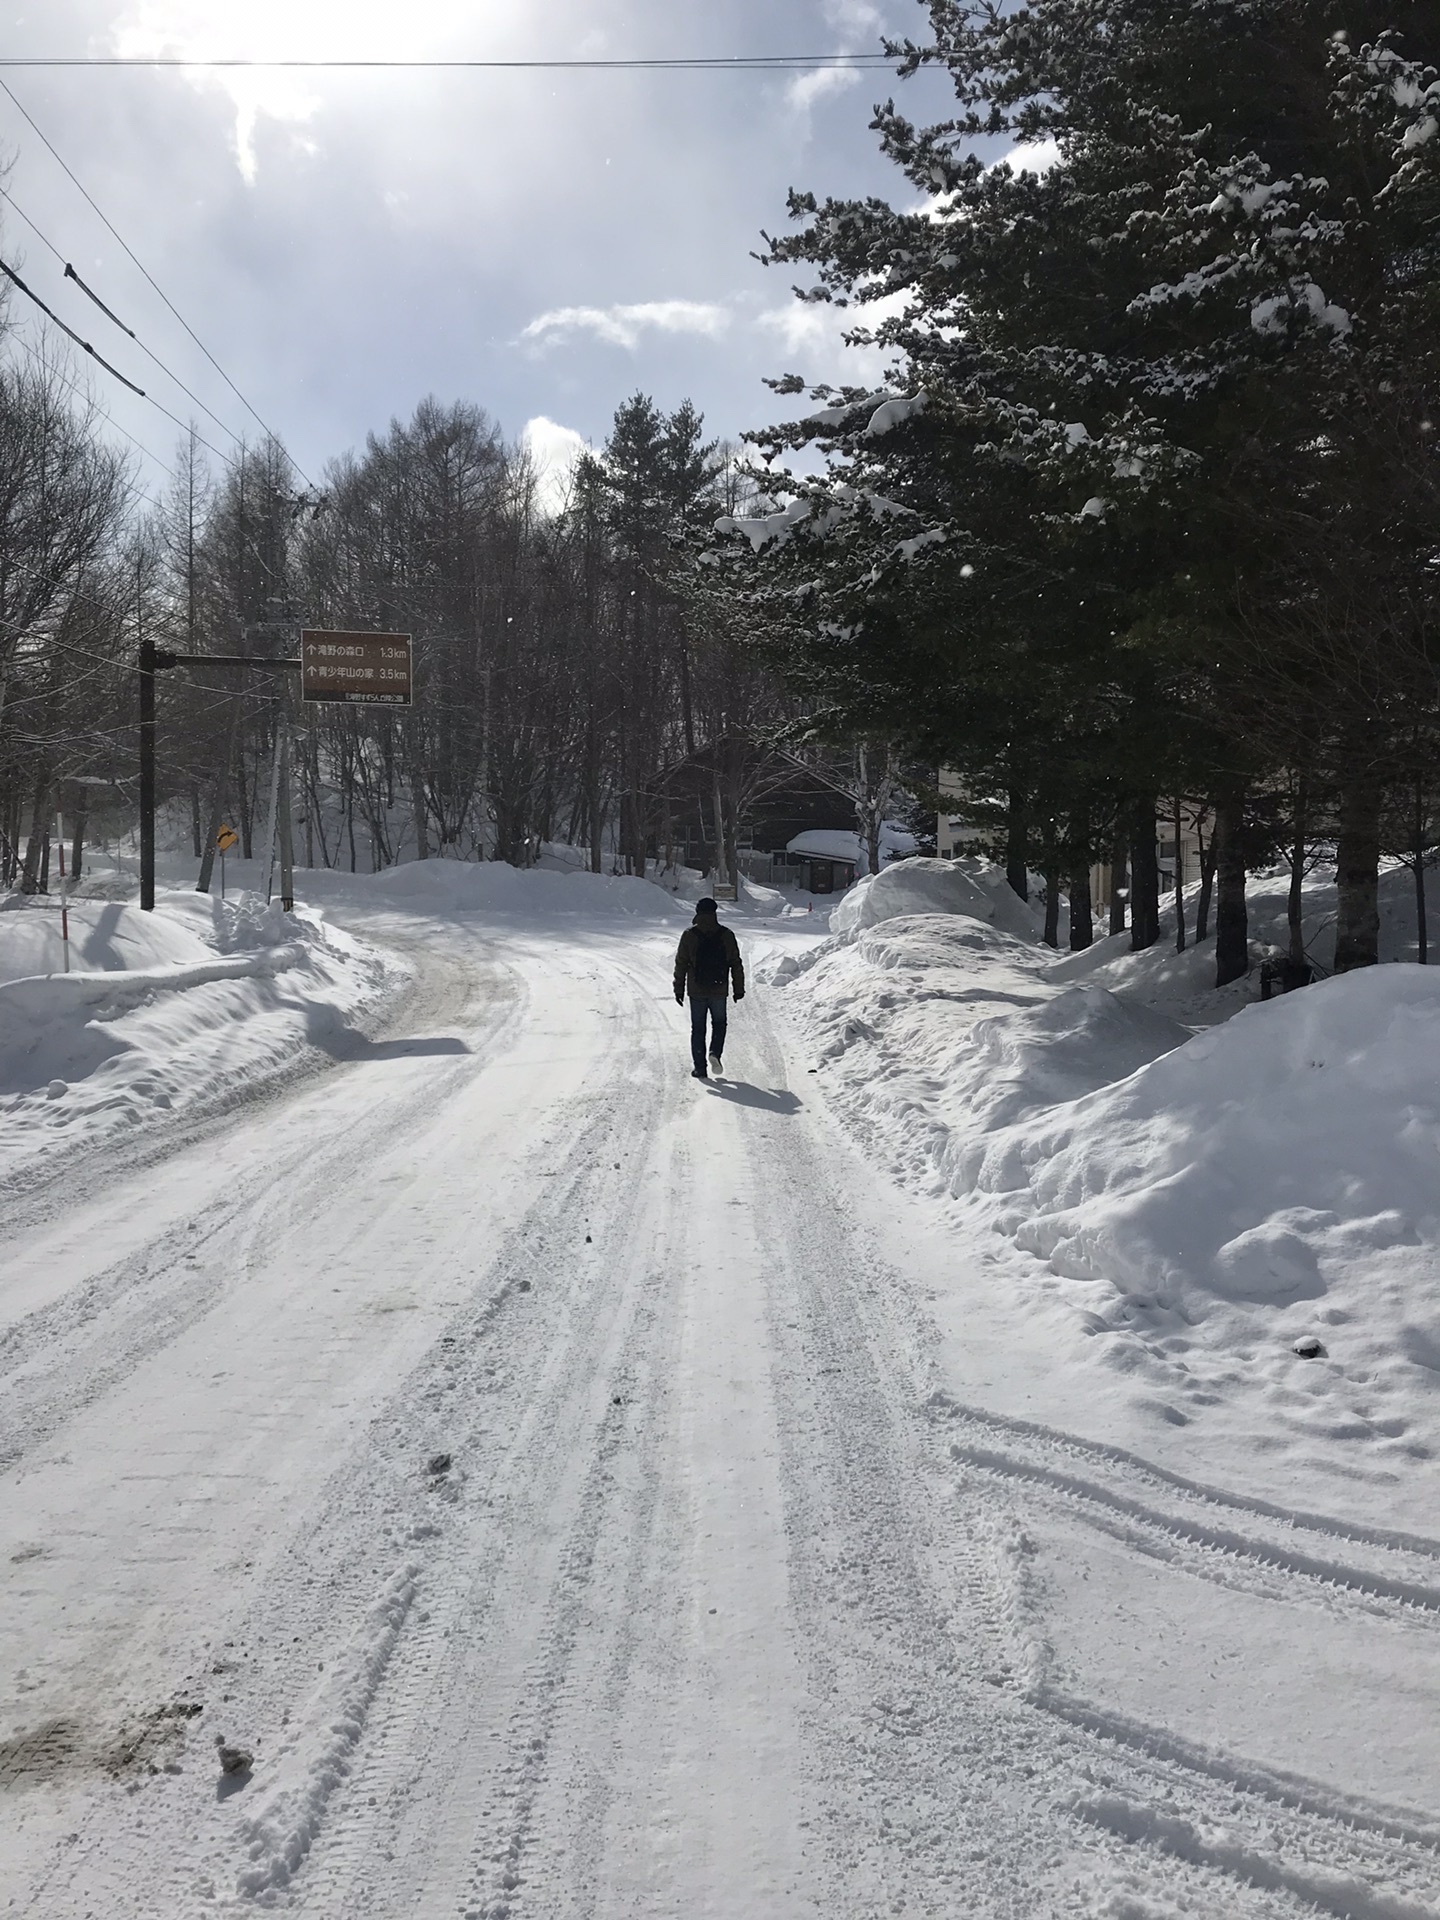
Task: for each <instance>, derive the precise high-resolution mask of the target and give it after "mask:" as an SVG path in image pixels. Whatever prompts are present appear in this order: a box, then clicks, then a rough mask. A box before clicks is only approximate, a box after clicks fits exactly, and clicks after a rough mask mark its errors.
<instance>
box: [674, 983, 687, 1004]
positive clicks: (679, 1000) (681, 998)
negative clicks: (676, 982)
mask: <svg viewBox="0 0 1440 1920" xmlns="http://www.w3.org/2000/svg"><path fill="white" fill-rule="evenodd" d="M675 1004H676V1006H677V1007H683V1006H684V1004H685V989H684V987H676V989H675Z"/></svg>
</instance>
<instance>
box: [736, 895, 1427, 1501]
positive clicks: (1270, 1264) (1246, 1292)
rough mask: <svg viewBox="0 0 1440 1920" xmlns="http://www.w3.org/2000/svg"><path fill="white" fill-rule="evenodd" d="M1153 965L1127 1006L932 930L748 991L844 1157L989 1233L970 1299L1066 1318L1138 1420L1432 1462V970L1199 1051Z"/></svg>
mask: <svg viewBox="0 0 1440 1920" xmlns="http://www.w3.org/2000/svg"><path fill="white" fill-rule="evenodd" d="M1320 886H1321V888H1323V882H1321V883H1320ZM1317 891H1318V890H1317ZM1321 897H1322V898H1323V893H1322V895H1321ZM1257 917H1259V916H1257ZM1176 960H1177V957H1176V956H1175V955H1173V954H1171V955H1169V956H1168V957H1167V956H1165V955H1163V954H1161V955H1155V954H1148V955H1144V954H1142V955H1136V956H1134V957H1133V961H1132V965H1131V971H1130V974H1129V985H1130V987H1131V991H1130V992H1125V991H1123V989H1124V987H1125V985H1126V977H1125V969H1124V968H1123V967H1122V966H1120V965H1119V963H1118V960H1117V959H1115V958H1112V959H1111V960H1109V961H1106V962H1103V963H1102V965H1101V966H1100V967H1097V968H1095V969H1093V970H1092V971H1091V972H1090V973H1089V976H1088V977H1086V976H1085V974H1084V973H1083V972H1082V971H1081V969H1079V968H1078V967H1076V966H1075V965H1074V964H1073V963H1072V962H1070V961H1066V960H1060V961H1056V960H1054V959H1052V958H1050V957H1049V956H1048V955H1047V953H1046V951H1045V950H1044V949H1043V948H1040V947H1038V946H1036V945H1035V944H1034V943H1032V942H1028V941H1024V940H1020V939H1017V938H1015V937H1014V936H1013V935H1009V934H1007V933H1005V932H1003V931H1002V930H1000V929H998V928H995V927H991V926H988V925H985V924H984V923H982V922H979V921H976V920H972V919H967V918H965V917H964V916H963V915H959V914H956V915H953V916H944V917H941V916H937V915H935V914H933V913H932V914H925V915H897V916H896V917H894V918H891V919H885V920H883V921H880V922H878V923H877V924H875V925H872V926H868V927H862V928H861V929H859V930H858V931H855V932H852V933H850V934H849V935H844V936H840V937H837V938H835V939H832V940H831V941H828V942H826V943H825V944H824V945H823V946H821V947H820V948H818V949H817V950H815V951H814V952H813V953H812V954H810V955H807V956H806V957H805V958H804V959H803V960H801V961H800V962H798V963H791V964H790V965H788V966H787V965H785V964H784V963H782V965H781V967H779V968H777V969H774V974H773V977H775V978H776V981H777V985H779V986H780V989H781V990H780V993H779V996H778V997H779V1001H780V1004H781V1005H782V1006H783V1007H786V1008H787V1009H788V1011H789V1012H790V1014H791V1015H792V1017H794V1018H795V1020H796V1022H797V1024H798V1025H799V1027H800V1029H801V1031H802V1033H803V1035H804V1036H805V1038H806V1039H807V1040H808V1042H809V1043H810V1046H811V1049H812V1056H811V1057H812V1059H813V1062H814V1071H815V1072H816V1073H817V1076H818V1079H817V1084H818V1085H819V1086H820V1087H821V1088H822V1089H823V1090H824V1092H825V1094H826V1096H827V1098H828V1100H829V1102H830V1103H831V1105H832V1106H833V1107H834V1108H835V1109H836V1111H837V1112H838V1113H839V1115H840V1117H841V1118H842V1119H843V1120H844V1121H845V1122H846V1124H847V1125H848V1126H849V1127H850V1128H851V1129H852V1130H853V1131H854V1132H855V1133H856V1135H857V1136H858V1137H859V1139H860V1140H861V1142H862V1144H863V1145H864V1147H865V1148H866V1150H867V1152H868V1153H869V1154H870V1155H871V1156H873V1157H874V1158H875V1159H877V1160H879V1161H880V1162H881V1163H882V1164H884V1165H885V1166H887V1167H888V1168H889V1169H890V1170H891V1171H892V1172H894V1173H895V1174H896V1175H898V1176H899V1177H901V1178H902V1179H904V1180H905V1181H906V1183H907V1184H910V1185H912V1186H916V1187H919V1188H921V1189H922V1190H924V1191H927V1192H929V1193H931V1194H933V1195H935V1196H937V1197H939V1198H942V1199H944V1200H946V1201H947V1202H949V1203H951V1204H952V1205H953V1206H954V1207H956V1208H957V1209H958V1213H959V1218H960V1220H961V1221H963V1222H964V1223H965V1225H966V1226H967V1227H968V1228H971V1229H973V1227H975V1226H981V1225H988V1226H989V1227H990V1228H991V1229H992V1230H993V1231H994V1232H995V1233H996V1234H997V1235H998V1236H999V1239H998V1241H992V1243H991V1244H992V1246H994V1248H995V1251H994V1253H993V1254H992V1255H990V1256H989V1258H988V1261H987V1271H988V1272H989V1273H990V1275H991V1283H992V1284H993V1283H994V1282H995V1281H999V1282H1000V1283H1002V1284H1004V1285H1006V1286H1013V1287H1016V1288H1019V1289H1021V1290H1022V1293H1024V1294H1026V1296H1027V1297H1030V1298H1032V1299H1033V1300H1034V1301H1035V1302H1036V1304H1037V1305H1038V1304H1039V1302H1040V1301H1041V1300H1042V1299H1045V1300H1048V1301H1049V1308H1048V1309H1047V1310H1060V1311H1063V1313H1064V1315H1065V1316H1066V1320H1067V1324H1068V1325H1069V1326H1070V1327H1071V1328H1072V1329H1073V1330H1074V1332H1075V1333H1077V1334H1079V1335H1084V1336H1089V1337H1090V1339H1091V1340H1093V1342H1094V1344H1093V1345H1082V1347H1081V1348H1080V1350H1079V1351H1080V1353H1081V1354H1084V1355H1086V1356H1087V1357H1088V1360H1089V1362H1091V1363H1093V1364H1095V1365H1098V1366H1099V1367H1100V1368H1101V1369H1109V1370H1113V1371H1114V1373H1116V1374H1119V1375H1121V1376H1123V1377H1124V1378H1125V1380H1126V1382H1127V1383H1128V1386H1129V1388H1130V1389H1131V1398H1132V1402H1133V1405H1134V1406H1135V1407H1136V1408H1138V1409H1141V1410H1144V1409H1148V1410H1149V1411H1150V1412H1151V1413H1152V1414H1154V1415H1155V1416H1157V1417H1159V1418H1161V1419H1163V1420H1164V1421H1166V1422H1168V1423H1169V1424H1171V1425H1174V1426H1180V1427H1184V1426H1187V1425H1189V1424H1190V1423H1191V1422H1192V1421H1194V1420H1196V1419H1199V1418H1207V1419H1209V1421H1210V1422H1211V1424H1212V1427H1213V1429H1214V1430H1215V1431H1216V1432H1217V1433H1218V1432H1222V1431H1224V1429H1225V1423H1226V1421H1227V1420H1230V1421H1238V1423H1239V1424H1238V1425H1236V1426H1235V1435H1242V1434H1243V1444H1244V1446H1245V1447H1247V1448H1250V1447H1255V1446H1259V1447H1262V1448H1264V1447H1269V1448H1276V1449H1286V1450H1287V1452H1286V1455H1285V1457H1286V1458H1293V1459H1296V1460H1298V1459H1299V1458H1300V1457H1301V1455H1302V1454H1303V1457H1304V1458H1305V1459H1306V1460H1310V1461H1322V1462H1324V1463H1326V1465H1327V1470H1333V1471H1336V1472H1341V1473H1344V1474H1350V1473H1352V1472H1362V1471H1363V1472H1364V1473H1370V1474H1373V1473H1377V1472H1382V1471H1383V1472H1384V1473H1386V1474H1393V1472H1394V1471H1395V1469H1396V1466H1397V1465H1398V1464H1400V1463H1403V1462H1404V1461H1406V1460H1409V1461H1413V1460H1415V1459H1427V1458H1430V1457H1431V1456H1432V1455H1433V1456H1435V1457H1437V1458H1440V1294H1437V1292H1436V1288H1435V1283H1434V1276H1435V1273H1436V1271H1437V1268H1440V1178H1437V1168H1440V1073H1437V1062H1440V969H1431V968H1421V967H1418V966H1415V965H1411V964H1405V963H1399V964H1393V965H1388V966H1382V967H1378V968H1372V969H1369V970H1366V971H1363V972H1360V973H1356V974H1349V975H1345V976H1342V977H1340V978H1338V979H1331V980H1326V981H1322V982H1319V983H1317V984H1316V985H1314V986H1311V987H1308V988H1306V989H1305V990H1304V991H1302V992H1300V993H1296V994H1291V995H1288V996H1285V997H1282V998H1278V999H1276V1000H1273V1001H1270V1002H1268V1003H1260V1002H1255V1003H1253V1004H1251V1005H1249V1006H1248V1007H1245V1008H1244V1009H1243V1010H1241V1011H1238V1012H1234V1011H1233V1002H1232V1003H1231V1004H1232V1014H1233V1017H1231V1018H1230V1019H1228V1020H1225V1021H1223V1023H1221V1024H1218V1025H1215V1026H1211V1027H1207V1028H1205V1029H1204V1030H1202V1031H1201V1032H1199V1033H1195V1032H1193V1031H1192V1030H1191V1029H1190V1028H1188V1027H1186V1026H1183V1025H1181V1024H1180V1023H1179V1022H1177V1021H1175V1020H1172V1019H1171V1018H1170V1017H1169V1016H1168V1014H1167V1013H1165V1012H1164V1011H1163V1010H1162V1009H1163V1005H1164V1001H1165V992H1164V988H1165V982H1166V975H1167V971H1168V970H1169V969H1171V968H1173V967H1174V966H1175V964H1176ZM1179 961H1180V964H1181V966H1182V968H1188V967H1189V966H1191V965H1194V964H1197V963H1196V962H1193V961H1192V960H1191V957H1190V956H1179ZM1205 961H1208V962H1209V963H1210V964H1212V965H1213V950H1211V949H1206V950H1204V951H1203V953H1202V960H1201V963H1203V962H1205ZM1077 975H1078V976H1079V977H1077ZM1105 979H1108V980H1114V981H1116V983H1117V986H1119V987H1120V988H1121V989H1122V991H1119V992H1112V991H1110V989H1109V988H1108V987H1106V986H1103V985H1101V984H1100V982H1101V980H1105ZM1137 983H1143V985H1144V990H1145V993H1146V994H1148V995H1152V996H1153V998H1154V1002H1155V1004H1152V1005H1147V1004H1145V1000H1144V998H1143V997H1141V996H1140V995H1138V994H1137V993H1136V991H1135V988H1136V985H1137ZM1190 985H1191V983H1190V982H1189V981H1188V980H1184V979H1182V980H1180V981H1179V982H1178V983H1176V982H1172V992H1173V993H1174V995H1175V997H1174V998H1173V999H1172V1001H1171V1004H1175V1003H1176V1001H1177V1000H1181V999H1183V996H1184V995H1185V994H1186V993H1187V992H1188V991H1189V989H1190ZM1177 987H1178V991H1176V990H1175V989H1176V988H1177ZM1032 1289H1038V1290H1036V1291H1030V1290H1032ZM1242 1407H1243V1409H1244V1413H1243V1416H1241V1415H1240V1413H1239V1411H1238V1410H1239V1409H1240V1408H1242ZM1227 1409H1228V1412H1227ZM1232 1437H1234V1436H1233V1435H1232ZM1236 1443H1237V1444H1240V1441H1239V1440H1237V1442H1236ZM1359 1443H1364V1444H1365V1445H1366V1446H1367V1447H1369V1448H1370V1449H1371V1450H1372V1462H1371V1464H1368V1465H1366V1466H1365V1467H1364V1468H1363V1469H1361V1468H1359V1467H1355V1466H1353V1465H1351V1464H1348V1463H1349V1462H1350V1461H1351V1452H1347V1449H1351V1450H1353V1447H1354V1445H1356V1444H1359ZM1337 1449H1338V1451H1337ZM1294 1450H1298V1451H1294Z"/></svg>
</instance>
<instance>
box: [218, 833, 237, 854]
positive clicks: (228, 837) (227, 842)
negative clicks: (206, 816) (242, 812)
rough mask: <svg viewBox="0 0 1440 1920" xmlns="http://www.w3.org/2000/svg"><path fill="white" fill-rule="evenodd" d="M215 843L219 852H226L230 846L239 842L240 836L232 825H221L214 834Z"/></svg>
mask: <svg viewBox="0 0 1440 1920" xmlns="http://www.w3.org/2000/svg"><path fill="white" fill-rule="evenodd" d="M215 844H216V846H217V847H218V848H219V849H220V851H221V853H228V852H229V851H230V849H231V847H234V846H238V845H239V844H240V836H239V834H238V833H237V832H236V831H235V829H234V827H221V829H220V831H219V832H218V833H217V834H216V836H215Z"/></svg>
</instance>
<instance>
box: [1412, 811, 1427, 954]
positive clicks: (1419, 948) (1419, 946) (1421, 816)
mask: <svg viewBox="0 0 1440 1920" xmlns="http://www.w3.org/2000/svg"><path fill="white" fill-rule="evenodd" d="M1425 838H1426V836H1425V783H1424V781H1423V780H1422V779H1420V778H1419V777H1418V776H1417V778H1416V781H1415V958H1416V959H1417V960H1418V961H1419V963H1420V965H1421V966H1422V967H1423V966H1425V965H1426V964H1427V961H1428V959H1429V953H1430V940H1429V929H1428V927H1427V926H1426V924H1425Z"/></svg>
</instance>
